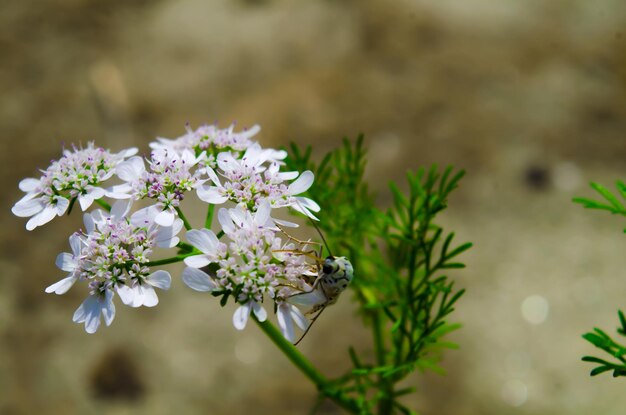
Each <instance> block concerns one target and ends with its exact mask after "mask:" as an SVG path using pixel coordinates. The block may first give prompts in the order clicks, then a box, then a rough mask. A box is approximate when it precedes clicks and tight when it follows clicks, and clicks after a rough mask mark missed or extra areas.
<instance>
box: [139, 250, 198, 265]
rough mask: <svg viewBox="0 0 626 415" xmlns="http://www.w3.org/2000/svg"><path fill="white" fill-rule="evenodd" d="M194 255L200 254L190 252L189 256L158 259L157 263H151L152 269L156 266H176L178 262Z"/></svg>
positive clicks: (182, 255)
mask: <svg viewBox="0 0 626 415" xmlns="http://www.w3.org/2000/svg"><path fill="white" fill-rule="evenodd" d="M192 255H198V252H189V253H187V254H181V255H176V256H173V257H171V258H165V259H158V260H156V261H150V266H151V267H155V266H158V265H167V264H174V263H176V262H181V261H182V260H184V259H185V258H187V257H188V256H192Z"/></svg>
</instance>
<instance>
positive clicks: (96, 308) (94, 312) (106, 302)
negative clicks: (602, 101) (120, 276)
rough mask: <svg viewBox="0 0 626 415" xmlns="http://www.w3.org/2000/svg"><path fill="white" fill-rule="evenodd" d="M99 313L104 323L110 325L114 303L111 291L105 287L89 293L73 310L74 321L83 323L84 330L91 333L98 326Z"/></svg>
mask: <svg viewBox="0 0 626 415" xmlns="http://www.w3.org/2000/svg"><path fill="white" fill-rule="evenodd" d="M100 315H102V316H104V323H105V324H106V325H107V326H110V325H111V323H112V322H113V319H114V318H115V304H113V292H112V291H111V290H108V289H105V291H104V292H96V293H94V294H91V295H89V297H87V299H86V300H85V301H83V303H82V304H81V305H80V306H79V307H78V308H77V309H76V312H74V317H73V321H74V323H79V324H80V323H85V331H86V332H87V333H89V334H93V333H95V332H96V331H97V330H98V327H100Z"/></svg>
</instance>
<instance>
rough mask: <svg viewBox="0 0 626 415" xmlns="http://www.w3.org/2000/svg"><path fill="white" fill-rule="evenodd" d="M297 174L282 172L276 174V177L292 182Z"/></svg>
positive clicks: (295, 172) (294, 172)
mask: <svg viewBox="0 0 626 415" xmlns="http://www.w3.org/2000/svg"><path fill="white" fill-rule="evenodd" d="M298 174H299V173H298V172H297V171H284V172H280V173H277V175H278V177H279V178H280V179H281V180H283V181H284V180H293V179H295V178H296V177H298Z"/></svg>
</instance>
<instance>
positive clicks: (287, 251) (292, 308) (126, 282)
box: [12, 125, 328, 341]
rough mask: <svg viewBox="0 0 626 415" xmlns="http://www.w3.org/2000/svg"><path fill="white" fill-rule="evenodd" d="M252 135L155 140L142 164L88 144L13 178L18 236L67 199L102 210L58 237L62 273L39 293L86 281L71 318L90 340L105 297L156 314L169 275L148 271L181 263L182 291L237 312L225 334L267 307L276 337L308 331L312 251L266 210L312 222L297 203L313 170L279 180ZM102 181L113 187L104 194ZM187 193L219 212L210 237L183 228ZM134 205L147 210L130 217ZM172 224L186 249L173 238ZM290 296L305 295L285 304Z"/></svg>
mask: <svg viewBox="0 0 626 415" xmlns="http://www.w3.org/2000/svg"><path fill="white" fill-rule="evenodd" d="M259 130H260V128H259V127H258V126H254V127H252V128H250V129H249V130H244V131H243V132H235V131H234V126H232V125H231V126H230V127H229V128H226V129H219V128H218V127H217V126H215V125H208V126H201V127H199V128H198V129H196V130H192V129H191V128H189V127H188V128H187V133H186V134H185V135H183V136H181V137H178V138H176V139H165V138H157V140H156V141H154V142H152V143H151V144H150V147H151V149H152V152H151V154H150V156H149V157H146V158H143V157H139V156H136V155H135V154H136V153H137V150H136V149H128V150H124V151H122V152H120V153H111V152H110V151H108V150H105V149H102V148H98V147H96V146H95V145H94V144H93V143H89V144H88V145H87V147H86V148H78V147H75V148H73V149H72V150H66V151H64V153H63V157H61V158H60V159H59V160H58V161H53V162H52V164H51V165H50V166H49V167H48V168H47V169H46V170H42V176H41V177H40V178H38V179H37V178H28V179H24V180H22V181H21V182H20V186H19V187H20V189H21V190H22V191H24V192H26V195H25V196H24V197H23V198H22V199H21V200H20V201H18V202H17V203H16V204H15V205H14V206H13V209H12V211H13V213H14V214H15V215H17V216H20V217H28V218H30V219H29V220H28V222H27V224H26V228H27V229H28V230H33V229H35V228H36V227H38V226H42V225H44V224H46V223H48V222H49V221H51V220H52V219H53V218H54V217H55V216H62V215H63V214H65V213H66V212H70V211H71V210H72V206H73V204H74V203H75V202H76V201H78V202H79V205H80V207H81V209H82V210H83V211H88V210H89V209H90V207H91V206H92V205H93V203H94V202H96V203H97V204H99V205H100V206H101V207H103V208H104V209H105V210H102V209H93V210H91V211H89V212H87V213H85V214H84V229H83V230H80V231H79V232H76V233H74V234H73V235H72V236H70V238H69V242H70V247H71V250H72V252H71V253H62V254H60V255H59V256H58V257H57V261H56V263H57V266H58V267H59V268H60V269H61V270H63V271H66V272H68V273H69V274H68V275H67V277H66V278H64V279H62V280H60V281H58V282H56V283H54V284H52V285H50V286H49V287H48V288H47V289H46V292H48V293H56V294H64V293H66V292H67V291H68V290H69V289H70V288H71V287H73V286H74V285H75V283H77V282H78V283H85V285H86V287H87V291H88V296H87V299H86V300H85V301H84V302H83V303H82V304H81V305H80V306H79V307H78V309H77V310H76V312H75V313H74V321H75V322H76V323H84V326H85V330H86V331H87V332H88V333H94V332H95V331H96V330H97V329H98V328H99V326H100V323H101V319H102V317H103V318H104V322H105V324H106V325H110V324H111V322H112V321H113V319H114V317H115V305H114V297H115V295H116V294H117V296H119V298H120V299H121V301H122V303H124V304H125V305H128V306H131V307H140V306H146V307H152V306H155V305H157V303H158V297H157V294H156V291H155V288H159V289H162V290H167V289H168V288H169V287H170V285H171V282H172V277H171V275H170V274H169V273H168V272H167V271H164V270H159V269H155V268H156V267H158V266H159V265H160V264H166V263H172V262H177V261H183V260H184V262H185V265H186V268H185V269H184V271H183V274H182V280H183V281H184V283H185V284H186V285H187V286H189V287H190V288H192V289H194V290H196V291H202V292H209V293H211V294H212V295H214V296H225V297H226V298H229V297H232V298H233V299H234V300H235V301H236V302H237V303H238V304H239V307H238V308H237V309H236V311H235V313H234V316H233V324H234V326H235V328H237V329H239V330H242V329H243V328H244V327H245V326H246V323H247V321H248V319H249V316H250V315H251V314H252V313H254V316H255V317H256V318H257V319H258V320H259V321H264V320H265V319H267V316H268V313H267V310H266V309H268V307H267V304H268V303H270V307H269V309H270V310H274V311H275V312H276V314H277V320H278V324H279V326H280V328H281V330H282V332H283V334H284V336H285V337H286V338H287V339H289V340H290V341H293V340H294V339H295V334H294V333H295V331H294V324H295V325H297V326H299V327H300V328H301V329H302V330H306V329H307V327H308V325H309V324H310V322H309V319H308V318H307V317H305V314H303V312H302V311H301V310H300V309H299V308H298V307H309V308H311V309H312V308H316V307H317V308H318V309H319V306H320V304H322V303H324V301H328V299H327V298H325V297H324V295H323V293H321V292H319V290H317V291H316V284H315V283H316V280H317V278H318V277H319V275H320V273H321V269H320V265H319V261H315V260H311V259H310V256H307V255H305V254H304V253H303V251H304V250H305V249H307V248H308V249H310V247H309V246H310V245H312V244H313V243H312V242H302V241H298V240H296V239H294V238H292V237H290V236H289V235H288V234H287V233H286V232H285V231H284V230H283V228H284V227H290V226H296V225H295V224H294V223H291V222H288V221H285V220H281V219H279V218H277V217H275V216H276V215H275V212H276V210H277V209H282V208H290V209H291V210H294V211H296V212H299V213H301V214H303V215H305V216H307V217H309V218H311V219H312V220H315V219H316V218H315V212H317V211H319V209H320V208H319V206H318V205H317V203H315V202H314V201H313V200H311V199H309V198H306V197H303V196H300V195H301V194H302V193H304V192H306V191H307V190H308V189H309V187H310V186H311V185H312V184H313V179H314V177H313V173H311V172H310V171H305V172H302V173H300V172H296V171H282V170H281V169H282V167H283V166H284V162H283V160H284V159H285V158H286V156H287V153H286V152H285V151H281V150H274V149H266V148H262V147H261V146H260V145H259V144H258V143H257V142H255V141H253V140H251V138H252V137H253V136H254V135H255V134H256V133H257V132H258V131H259ZM108 180H112V181H113V182H114V183H112V184H110V185H109V186H108V187H104V182H106V181H108ZM190 192H192V193H195V195H196V196H197V198H198V199H199V200H201V201H202V202H204V203H206V204H207V205H209V206H208V209H209V212H213V209H214V205H221V207H220V209H219V210H218V212H217V218H218V224H219V229H216V230H215V232H214V231H213V230H212V229H210V228H211V221H207V223H206V224H205V227H204V228H200V229H192V226H191V224H190V223H189V222H188V221H187V219H186V218H185V216H184V214H183V210H182V204H181V203H182V201H183V199H184V198H185V195H186V194H187V193H190ZM107 198H108V199H113V200H114V203H112V205H109V202H107V200H106V199H107ZM139 200H143V201H144V202H143V203H142V205H144V206H145V204H146V202H147V203H148V206H147V207H143V208H141V209H139V210H134V211H133V206H134V205H135V206H136V205H137V203H136V201H139ZM183 227H185V229H186V234H185V235H184V238H185V239H186V241H188V243H185V242H181V241H180V239H179V233H180V232H181V231H182V229H183ZM155 248H164V249H168V248H170V249H171V248H176V249H177V250H178V254H177V255H176V256H174V257H171V258H167V259H160V260H155V259H151V258H152V256H153V251H154V250H155ZM299 294H305V295H304V296H302V297H301V298H299V299H298V300H299V301H298V302H295V301H290V300H291V299H292V298H294V297H295V296H298V295H299ZM304 298H308V303H307V302H306V301H304V303H305V305H304V306H303V305H302V303H303V301H302V300H303V299H304ZM296 303H297V304H299V305H298V306H297V305H295V304H296ZM305 311H306V310H305Z"/></svg>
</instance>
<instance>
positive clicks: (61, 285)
mask: <svg viewBox="0 0 626 415" xmlns="http://www.w3.org/2000/svg"><path fill="white" fill-rule="evenodd" d="M76 280H77V278H76V277H74V276H70V277H67V278H63V279H62V280H61V281H58V282H55V283H54V284H52V285H51V286H49V287H48V288H46V292H47V293H48V294H50V293H55V294H58V295H61V294H65V293H66V292H67V291H68V290H69V289H70V288H72V286H73V285H74V283H75V282H76Z"/></svg>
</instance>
